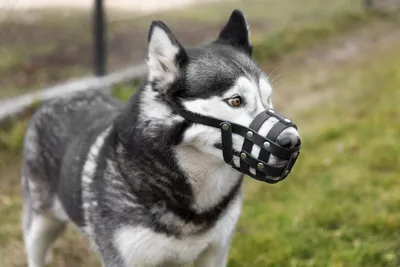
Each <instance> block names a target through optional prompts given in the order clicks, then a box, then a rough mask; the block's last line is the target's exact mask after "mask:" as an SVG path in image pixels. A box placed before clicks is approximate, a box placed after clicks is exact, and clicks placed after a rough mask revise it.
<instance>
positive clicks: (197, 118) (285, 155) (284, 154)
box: [177, 109, 297, 160]
mask: <svg viewBox="0 0 400 267" xmlns="http://www.w3.org/2000/svg"><path fill="white" fill-rule="evenodd" d="M177 112H178V113H179V114H180V115H181V116H182V117H184V118H185V119H187V120H188V121H192V122H195V123H200V124H203V125H207V126H211V127H214V128H220V125H221V124H222V123H224V122H225V121H222V120H219V119H216V118H212V117H207V116H203V115H201V114H197V113H193V112H190V111H187V110H182V109H179V110H177ZM273 115H274V114H273ZM274 117H275V116H274ZM229 123H230V125H231V127H232V133H236V134H239V135H241V136H243V137H245V138H246V139H249V140H250V141H251V142H253V143H254V144H256V145H258V146H259V147H261V149H265V150H267V151H268V152H270V153H272V154H274V155H276V156H278V157H280V158H282V159H286V160H288V159H289V158H290V156H291V155H292V153H293V152H294V150H290V149H286V148H283V147H281V146H280V145H279V144H277V143H275V142H272V141H271V142H270V146H269V147H268V148H265V147H264V146H263V144H264V142H265V141H270V140H266V139H265V137H263V136H261V135H259V134H258V133H257V132H256V131H254V130H252V129H250V128H248V127H245V126H242V125H239V124H235V123H232V122H229ZM285 123H286V122H285ZM287 125H288V127H294V128H296V129H297V126H296V125H295V124H293V123H287ZM249 131H251V132H252V133H253V136H252V137H251V138H248V137H247V132H249Z"/></svg>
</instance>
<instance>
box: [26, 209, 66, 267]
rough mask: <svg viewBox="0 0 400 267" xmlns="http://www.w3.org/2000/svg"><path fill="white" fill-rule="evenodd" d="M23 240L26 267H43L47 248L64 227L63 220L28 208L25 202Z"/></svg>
mask: <svg viewBox="0 0 400 267" xmlns="http://www.w3.org/2000/svg"><path fill="white" fill-rule="evenodd" d="M25 205H26V206H28V207H25V211H24V240H25V248H26V253H27V257H28V267H44V266H45V263H46V258H47V260H49V259H50V257H51V256H50V255H51V254H50V251H49V248H50V246H51V245H52V243H53V242H54V241H55V240H56V239H57V237H58V236H59V235H60V234H61V233H62V231H63V230H64V229H65V222H62V221H58V220H57V219H55V218H54V217H51V216H49V215H47V214H43V213H37V212H34V211H32V210H30V207H29V204H25Z"/></svg>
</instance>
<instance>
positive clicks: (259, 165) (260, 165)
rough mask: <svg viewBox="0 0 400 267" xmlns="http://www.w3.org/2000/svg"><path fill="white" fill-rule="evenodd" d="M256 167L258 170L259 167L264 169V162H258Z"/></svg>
mask: <svg viewBox="0 0 400 267" xmlns="http://www.w3.org/2000/svg"><path fill="white" fill-rule="evenodd" d="M257 168H259V169H260V170H261V169H264V164H262V163H261V162H260V163H258V164H257Z"/></svg>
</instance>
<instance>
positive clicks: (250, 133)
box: [177, 109, 300, 183]
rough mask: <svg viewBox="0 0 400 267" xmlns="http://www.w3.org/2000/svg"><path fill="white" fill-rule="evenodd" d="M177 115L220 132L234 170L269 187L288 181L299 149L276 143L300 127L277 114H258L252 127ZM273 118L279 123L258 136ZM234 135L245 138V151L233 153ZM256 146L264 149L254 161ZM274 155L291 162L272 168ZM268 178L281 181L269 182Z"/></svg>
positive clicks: (183, 112) (226, 157) (189, 114)
mask: <svg viewBox="0 0 400 267" xmlns="http://www.w3.org/2000/svg"><path fill="white" fill-rule="evenodd" d="M177 111H178V113H179V114H180V115H181V116H182V117H184V118H185V119H186V120H188V121H191V122H195V123H199V124H203V125H207V126H211V127H215V128H219V129H221V139H222V154H223V158H224V161H225V162H226V163H227V164H229V165H231V166H232V167H233V168H234V169H236V170H238V171H240V172H242V173H244V174H247V175H249V176H251V177H253V178H255V179H257V180H260V181H264V182H267V183H277V182H279V181H281V180H283V179H285V178H286V177H287V175H288V174H289V172H290V170H291V168H292V167H293V165H294V163H295V161H296V159H297V157H298V155H299V153H300V152H299V148H296V149H286V148H283V147H281V146H280V145H279V144H278V143H277V138H278V136H279V135H280V133H281V132H282V131H283V130H285V129H286V128H289V127H294V128H295V129H297V126H296V125H295V124H293V123H292V122H291V121H290V120H288V119H286V118H284V117H283V116H281V115H280V114H278V113H277V112H275V111H274V110H266V111H264V112H261V113H260V114H258V115H257V116H256V118H254V120H253V121H252V123H251V124H250V126H249V127H245V126H242V125H239V124H235V123H231V122H226V121H222V120H219V119H216V118H212V117H208V116H203V115H201V114H196V113H193V112H190V111H187V110H184V109H177ZM270 117H274V118H277V119H278V122H277V123H276V124H275V125H274V126H273V127H272V128H271V129H270V131H269V132H268V134H267V136H266V137H263V136H261V135H260V134H258V131H259V129H260V128H261V126H262V125H263V124H264V122H265V121H266V120H268V118H270ZM232 133H235V134H238V135H241V136H243V137H244V138H245V140H244V142H243V146H242V151H240V152H238V151H234V150H233V141H232ZM253 145H257V146H259V147H260V148H261V149H260V154H259V157H258V159H255V158H254V157H253V156H252V155H251V151H252V147H253ZM271 154H272V155H274V156H277V157H279V158H281V159H283V160H288V164H287V165H286V166H282V167H273V166H270V165H268V164H267V163H268V161H269V158H270V155H271ZM233 156H238V157H240V166H239V167H238V166H235V164H234V162H233ZM250 168H254V169H255V173H252V172H250ZM267 176H270V177H278V178H277V179H267V178H266V177H267Z"/></svg>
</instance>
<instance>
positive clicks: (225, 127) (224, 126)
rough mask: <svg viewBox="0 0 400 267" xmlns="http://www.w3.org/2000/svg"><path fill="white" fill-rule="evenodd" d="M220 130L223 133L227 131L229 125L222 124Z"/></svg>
mask: <svg viewBox="0 0 400 267" xmlns="http://www.w3.org/2000/svg"><path fill="white" fill-rule="evenodd" d="M222 129H223V130H225V131H228V130H229V125H228V124H226V123H224V124H223V125H222Z"/></svg>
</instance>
